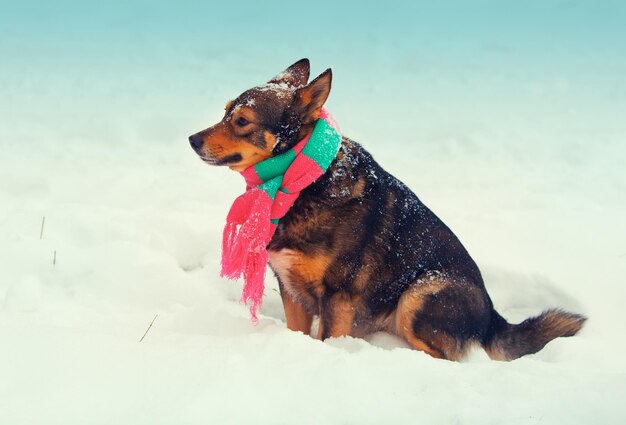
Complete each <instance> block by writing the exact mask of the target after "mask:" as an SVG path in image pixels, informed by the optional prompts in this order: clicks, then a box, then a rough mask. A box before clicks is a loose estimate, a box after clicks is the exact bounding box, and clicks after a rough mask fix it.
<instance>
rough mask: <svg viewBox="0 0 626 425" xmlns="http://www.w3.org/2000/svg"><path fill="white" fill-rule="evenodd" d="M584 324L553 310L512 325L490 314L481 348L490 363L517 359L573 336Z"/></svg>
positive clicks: (561, 311)
mask: <svg viewBox="0 0 626 425" xmlns="http://www.w3.org/2000/svg"><path fill="white" fill-rule="evenodd" d="M586 320H587V318H586V317H584V316H581V315H580V314H575V313H569V312H567V311H563V310H558V309H554V310H547V311H544V312H543V313H541V314H540V315H539V316H536V317H531V318H529V319H526V320H524V321H523V322H522V323H520V324H518V325H512V324H510V323H508V322H507V321H506V320H504V318H503V317H502V316H500V315H499V314H498V313H497V312H496V311H495V310H493V313H492V318H491V335H490V338H489V339H488V340H487V341H485V343H484V348H485V351H487V354H488V355H489V357H491V358H492V359H493V360H505V361H508V360H513V359H517V358H518V357H521V356H524V355H526V354H533V353H536V352H537V351H539V350H541V349H542V348H543V347H544V346H545V345H546V344H547V343H548V342H550V341H552V340H553V339H554V338H558V337H561V336H573V335H576V333H577V332H578V331H579V330H580V329H581V328H582V327H583V324H584V323H585V321H586Z"/></svg>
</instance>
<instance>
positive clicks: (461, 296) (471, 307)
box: [395, 275, 489, 360]
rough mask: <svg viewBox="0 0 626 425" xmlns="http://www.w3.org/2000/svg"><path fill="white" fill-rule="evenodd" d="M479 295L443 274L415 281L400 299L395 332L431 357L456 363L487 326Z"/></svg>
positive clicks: (467, 284)
mask: <svg viewBox="0 0 626 425" xmlns="http://www.w3.org/2000/svg"><path fill="white" fill-rule="evenodd" d="M481 294H482V292H481V291H480V289H479V288H478V287H477V286H475V285H473V284H472V283H469V282H465V281H458V280H455V279H453V278H448V277H445V276H443V275H435V276H426V277H425V278H422V279H419V280H418V281H416V282H415V283H414V284H413V285H412V286H411V287H410V288H409V289H407V290H406V292H405V293H404V294H402V296H401V297H400V301H399V302H398V307H397V309H396V316H395V317H396V320H395V332H396V333H397V334H398V335H399V336H401V337H403V338H404V339H405V340H406V341H407V342H408V343H409V344H410V345H411V346H412V347H413V348H415V349H417V350H420V351H424V352H425V353H427V354H429V355H431V356H432V357H435V358H440V359H447V360H460V359H461V358H462V357H463V355H464V354H465V352H466V351H467V349H468V348H469V347H470V346H471V344H472V343H473V342H475V341H477V340H480V337H481V334H482V332H484V330H485V329H486V328H487V326H488V323H489V322H488V317H489V315H488V314H487V315H485V314H483V313H484V311H487V310H485V305H484V301H483V298H482V295H481Z"/></svg>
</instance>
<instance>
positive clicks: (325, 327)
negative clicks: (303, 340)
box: [317, 291, 355, 340]
mask: <svg viewBox="0 0 626 425" xmlns="http://www.w3.org/2000/svg"><path fill="white" fill-rule="evenodd" d="M354 313H355V304H354V301H353V300H352V298H351V297H350V294H348V293H347V292H343V291H339V292H335V293H333V294H332V295H330V296H324V297H323V298H322V301H321V303H320V324H319V329H318V332H317V337H318V339H321V340H325V339H326V338H331V337H338V336H345V335H350V332H351V331H352V327H353V324H354Z"/></svg>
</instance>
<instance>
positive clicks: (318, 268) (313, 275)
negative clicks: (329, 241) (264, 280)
mask: <svg viewBox="0 0 626 425" xmlns="http://www.w3.org/2000/svg"><path fill="white" fill-rule="evenodd" d="M268 254H269V264H270V267H271V268H272V270H274V273H276V276H277V277H278V279H279V280H280V282H281V284H282V286H283V290H284V291H285V292H286V293H287V295H289V296H290V297H291V298H292V299H293V300H294V301H296V302H299V303H300V304H302V305H303V306H305V307H307V308H309V309H315V310H317V302H318V300H319V299H320V298H321V296H322V295H323V293H324V285H323V283H322V280H323V277H324V274H325V273H326V269H327V268H328V265H329V264H330V258H329V257H328V256H326V255H314V256H311V255H307V254H305V253H303V252H301V251H297V250H293V249H281V250H278V251H273V250H270V251H269V252H268Z"/></svg>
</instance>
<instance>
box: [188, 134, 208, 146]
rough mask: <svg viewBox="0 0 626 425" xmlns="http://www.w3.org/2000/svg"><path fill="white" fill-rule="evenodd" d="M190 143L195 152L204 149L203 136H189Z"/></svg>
mask: <svg viewBox="0 0 626 425" xmlns="http://www.w3.org/2000/svg"><path fill="white" fill-rule="evenodd" d="M189 143H191V147H192V148H194V149H195V150H198V149H200V148H201V147H202V144H203V143H204V140H203V139H202V136H198V135H197V134H194V135H192V136H189Z"/></svg>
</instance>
